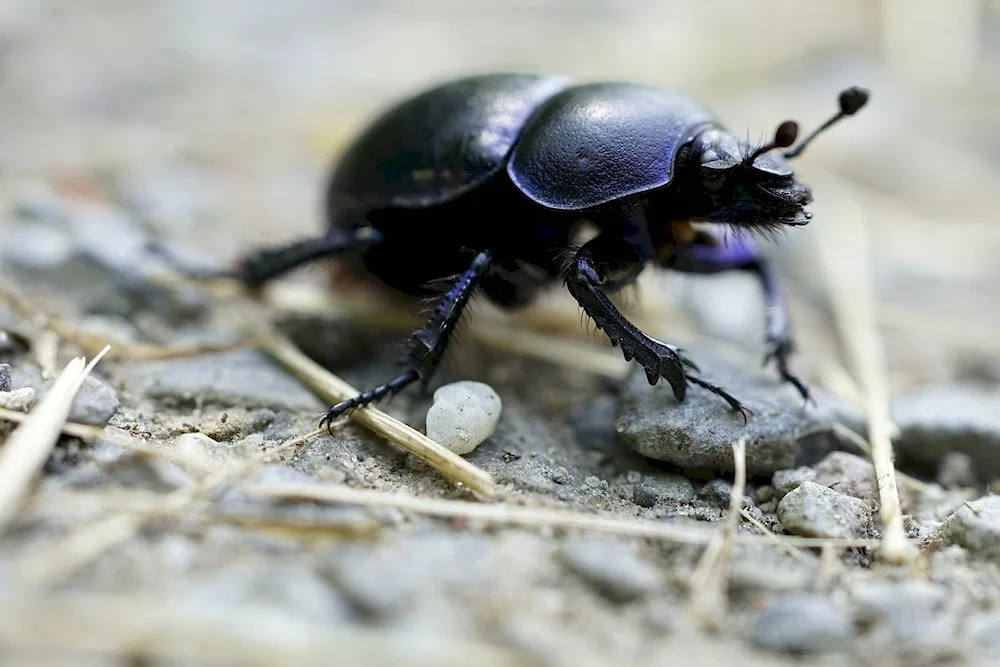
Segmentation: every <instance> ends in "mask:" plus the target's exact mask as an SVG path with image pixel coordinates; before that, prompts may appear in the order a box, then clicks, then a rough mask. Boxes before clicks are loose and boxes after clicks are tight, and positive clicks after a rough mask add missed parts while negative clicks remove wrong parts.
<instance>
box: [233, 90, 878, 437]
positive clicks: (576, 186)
mask: <svg viewBox="0 0 1000 667" xmlns="http://www.w3.org/2000/svg"><path fill="white" fill-rule="evenodd" d="M867 100H868V92H867V91H866V90H864V89H861V88H849V89H847V90H845V91H843V92H842V93H841V94H840V97H839V102H840V110H839V112H838V113H837V114H836V115H835V116H833V117H832V118H831V119H830V120H828V121H827V122H826V123H824V124H823V125H822V126H820V127H819V128H818V129H817V130H816V131H814V132H813V133H812V134H811V135H810V136H809V137H807V138H806V139H805V140H804V141H803V142H801V143H800V144H799V145H798V146H797V147H796V148H793V149H791V150H788V151H786V152H784V153H781V152H779V151H778V150H777V149H786V148H790V147H791V146H792V145H793V144H794V143H795V140H796V137H797V134H798V126H797V125H796V124H795V123H794V122H793V121H786V122H784V123H782V124H781V125H780V126H779V127H778V129H777V131H776V132H775V135H774V138H773V140H772V141H770V142H769V143H767V144H765V145H760V146H757V145H753V144H751V143H750V142H749V141H747V140H744V139H741V138H739V137H737V136H735V135H733V134H730V133H728V132H727V131H726V130H725V129H724V127H723V126H722V124H721V123H720V121H719V120H718V119H717V118H716V117H715V116H714V115H713V114H712V113H711V112H710V111H709V110H708V109H706V108H705V107H703V106H702V105H701V104H699V103H698V102H696V101H695V100H693V99H691V98H690V97H687V96H686V95H683V94H681V93H679V92H676V91H673V90H669V89H665V88H661V87H657V86H652V85H647V84H642V83H628V82H610V83H586V84H574V83H572V82H571V81H570V80H569V79H566V78H562V77H551V76H536V75H530V74H503V73H501V74H486V75H479V76H470V77H466V78H462V79H459V80H455V81H452V82H450V83H445V84H443V85H439V86H437V87H434V88H431V89H430V90H426V91H425V92H422V93H420V94H418V95H416V96H414V97H411V98H409V99H407V100H405V101H403V102H401V103H399V104H397V105H396V106H393V107H392V108H390V109H388V110H387V111H386V112H385V113H383V114H382V115H381V116H380V117H379V118H377V119H376V120H375V121H374V122H373V123H372V124H371V125H370V126H368V128H367V129H366V130H364V131H363V132H362V133H361V134H360V136H359V137H358V138H357V139H356V140H355V141H354V142H353V143H352V144H351V145H350V147H349V148H348V149H347V151H346V153H345V154H344V155H343V157H342V158H341V160H340V161H339V164H338V165H337V166H336V168H335V170H334V172H333V175H332V178H331V179H330V181H329V188H328V190H327V193H326V194H327V197H326V205H327V217H328V222H329V231H328V232H327V233H326V234H325V235H324V236H322V237H318V238H309V239H304V240H301V241H297V242H294V243H292V244H290V245H288V246H285V247H282V248H280V249H276V250H264V251H261V252H258V253H255V254H252V255H249V256H248V257H246V258H245V259H244V260H242V261H241V262H239V264H238V266H237V268H236V269H235V275H236V276H237V277H238V278H239V279H240V280H242V281H243V282H244V284H246V285H247V286H249V287H252V288H256V287H259V286H261V285H263V284H264V283H265V282H266V281H268V280H271V279H273V278H275V277H277V276H279V275H281V274H283V273H285V272H286V271H289V270H291V269H293V268H295V267H298V266H300V265H302V264H305V263H306V262H310V261H313V260H316V259H319V258H323V257H332V256H338V260H339V261H341V262H343V265H344V266H345V267H346V268H347V269H348V270H349V271H350V272H351V273H353V274H356V275H359V276H365V277H370V278H373V279H375V280H377V281H379V282H381V283H382V284H383V285H385V286H388V287H389V288H392V289H394V290H397V291H399V292H402V293H404V294H408V295H413V296H421V297H426V296H431V295H434V294H435V293H437V294H440V292H435V290H434V288H433V287H432V286H431V285H432V284H433V283H434V282H440V280H441V279H442V278H443V277H450V278H449V280H450V283H449V287H448V289H447V292H446V293H445V294H444V296H443V298H441V299H440V300H439V301H438V302H437V305H436V307H435V308H434V310H433V312H432V314H431V315H430V318H429V319H428V321H427V323H426V324H425V325H424V326H423V327H422V328H420V329H419V330H417V331H415V332H414V333H413V334H412V335H411V336H410V337H409V339H408V341H407V344H406V346H405V352H404V355H403V358H402V364H403V366H404V367H405V368H404V370H403V371H402V373H401V374H399V375H398V376H397V377H394V378H392V379H390V380H389V381H387V382H386V383H385V384H382V385H379V386H377V387H375V388H374V389H371V390H369V391H365V392H364V393H362V394H360V395H358V396H355V397H354V398H351V399H349V400H346V401H343V402H341V403H338V404H337V405H335V406H333V407H332V408H330V410H329V412H328V413H327V415H326V417H325V418H324V420H325V421H326V422H327V423H328V424H329V422H330V421H331V420H333V419H334V418H335V417H337V416H339V415H341V414H342V413H344V412H346V411H347V410H350V409H352V408H355V407H357V406H360V405H365V404H367V403H371V402H374V401H377V400H379V399H381V398H383V397H385V396H388V395H392V394H395V393H396V392H398V391H400V390H401V389H403V388H404V387H406V386H407V385H409V384H411V383H413V382H416V381H418V380H419V381H420V382H421V383H423V384H424V386H426V385H427V383H428V382H429V380H430V379H431V376H432V375H433V373H434V371H435V369H436V368H437V366H438V364H439V362H440V361H441V358H442V355H443V353H444V351H445V347H446V346H447V344H448V341H449V339H450V337H451V334H452V333H453V331H454V328H455V326H456V324H457V323H458V321H459V317H460V315H461V313H462V310H463V309H464V308H465V306H466V304H467V303H468V301H469V299H470V298H471V296H472V294H473V292H474V291H475V290H476V289H480V290H482V292H483V293H485V294H486V295H487V296H488V297H489V298H490V299H492V300H493V301H494V302H496V303H497V304H500V305H501V306H504V307H510V308H513V307H517V306H522V305H524V304H527V303H529V302H530V301H532V299H533V298H534V297H535V295H536V294H537V293H538V292H539V290H540V289H542V288H544V287H546V286H548V285H550V284H551V283H553V282H554V281H557V280H563V281H564V282H565V284H566V287H567V288H568V289H569V291H570V293H571V294H572V295H573V297H575V299H576V300H577V301H578V302H579V304H580V305H581V306H582V307H583V310H584V312H585V313H586V314H587V315H588V316H589V317H590V318H591V319H592V320H593V321H594V322H595V324H596V325H597V326H598V327H600V328H601V329H603V330H604V332H605V333H606V334H607V335H608V337H609V338H610V340H611V343H612V345H615V346H620V347H621V350H622V353H623V354H624V356H625V359H626V360H631V359H635V360H636V361H638V362H639V363H640V364H641V365H642V367H643V368H644V369H645V371H646V376H647V378H648V379H649V383H650V384H651V385H652V384H655V383H656V382H657V381H658V380H659V378H661V377H663V378H666V380H667V381H668V382H669V383H670V386H671V387H672V389H673V393H674V396H676V397H677V399H678V400H679V401H682V400H684V397H685V393H686V390H687V386H688V383H692V384H695V385H698V386H700V387H703V388H705V389H707V390H709V391H711V392H714V393H715V394H718V395H719V396H721V397H722V398H723V399H725V400H726V401H727V402H728V403H729V405H730V406H731V407H732V408H733V409H734V410H737V411H739V412H740V414H741V415H742V416H743V419H744V421H745V420H746V416H747V412H749V411H748V410H747V409H746V407H745V406H743V405H742V403H741V402H740V401H739V400H737V399H736V398H735V397H734V396H732V395H731V394H730V393H729V392H727V391H726V390H725V389H723V388H721V387H718V386H715V385H713V384H710V383H709V382H707V381H705V380H704V379H702V378H700V377H698V376H696V375H693V374H692V371H695V372H696V371H697V370H698V368H697V366H695V364H694V363H693V362H691V360H689V359H687V358H686V357H685V356H683V355H682V354H681V351H680V350H679V349H678V348H677V347H675V346H673V345H670V344H668V343H665V342H662V341H659V340H657V339H655V338H653V337H651V336H649V335H647V334H646V333H644V332H642V331H640V330H639V329H638V328H637V327H635V326H634V325H633V324H632V323H630V322H629V321H628V320H627V319H626V318H625V317H624V316H623V315H622V314H621V313H620V312H619V311H618V309H617V308H616V307H615V306H614V304H613V303H612V302H611V300H609V298H608V293H610V292H614V291H615V290H618V289H620V288H622V287H624V286H626V285H629V284H631V283H632V282H633V281H634V280H635V279H636V277H637V276H638V274H639V273H640V272H641V271H642V269H643V267H644V266H645V265H646V264H647V263H648V262H654V263H655V264H658V265H660V266H662V267H666V268H670V269H674V270H676V271H684V272H689V273H716V272H720V271H727V270H734V269H738V270H746V271H752V272H754V273H755V274H756V275H757V276H758V277H759V279H760V280H761V283H762V285H763V289H764V294H765V297H766V302H767V310H766V317H767V354H766V357H765V363H767V362H768V361H769V360H771V359H773V360H774V361H775V362H776V364H777V367H778V372H779V373H780V374H781V377H782V378H783V379H784V380H785V381H787V382H789V383H791V384H793V385H794V386H795V387H796V388H797V390H798V391H799V393H800V394H801V395H802V397H803V398H804V399H806V400H808V399H809V390H808V388H807V387H806V385H805V384H804V383H803V382H801V381H800V380H799V379H798V378H797V377H796V376H795V375H793V374H792V373H791V372H790V371H789V369H788V356H789V354H790V352H791V349H792V343H791V339H790V336H789V322H788V317H787V313H786V310H785V307H784V304H783V302H782V299H781V296H780V294H779V289H778V285H777V283H776V280H775V276H774V272H773V270H772V269H771V268H770V266H769V264H768V262H767V261H765V259H764V258H762V257H761V256H760V255H759V254H758V252H757V250H756V248H755V247H754V245H753V243H752V241H751V239H750V238H749V237H748V236H747V235H745V234H737V236H736V238H735V240H733V239H730V240H728V241H725V242H724V239H723V238H722V237H721V236H720V235H717V234H713V233H711V232H709V231H705V230H703V229H695V228H694V227H692V226H691V223H692V222H709V223H722V224H724V225H728V226H731V228H734V229H736V230H743V231H761V230H773V229H778V228H782V227H784V226H786V225H788V226H798V225H804V224H806V223H807V222H808V221H809V219H810V214H809V213H808V212H806V211H805V210H804V207H805V206H806V205H807V204H809V203H810V202H811V201H812V192H811V190H810V189H809V188H808V187H807V186H806V185H804V184H802V183H801V182H799V181H798V180H797V179H796V178H795V175H794V173H793V171H792V170H791V169H790V168H789V166H788V164H787V162H786V160H787V159H789V158H792V157H795V156H797V155H799V154H800V153H801V152H802V149H803V148H804V147H805V146H806V145H807V144H808V143H809V142H810V141H811V140H812V139H813V138H814V137H815V136H816V135H817V134H819V132H821V131H822V130H824V129H826V128H827V127H829V126H830V125H832V124H833V123H834V122H836V121H838V120H840V119H841V118H843V117H845V116H849V115H852V114H854V113H855V112H856V111H858V109H860V108H861V107H862V106H864V104H865V103H866V102H867ZM585 221H589V222H590V223H592V224H593V225H595V226H596V228H597V230H598V231H599V233H598V234H597V236H596V237H594V238H592V239H591V240H589V241H587V242H586V243H584V244H583V245H582V246H580V247H579V248H575V247H574V239H575V238H576V235H577V234H578V232H579V230H580V229H581V224H582V223H584V222H585Z"/></svg>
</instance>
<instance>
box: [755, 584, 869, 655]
mask: <svg viewBox="0 0 1000 667" xmlns="http://www.w3.org/2000/svg"><path fill="white" fill-rule="evenodd" d="M749 635H750V636H749V638H748V639H749V640H750V643H752V644H753V645H755V646H757V647H758V648H762V649H765V650H768V651H775V652H779V653H792V654H798V655H810V654H820V653H833V652H840V651H846V650H847V649H849V648H850V645H851V640H852V639H853V637H854V627H853V626H852V625H851V620H850V617H849V616H848V615H847V614H846V613H845V612H844V611H842V610H841V609H839V608H838V607H837V606H836V605H834V604H833V603H832V602H830V600H828V599H826V598H825V597H822V596H820V595H813V594H807V593H794V594H788V595H782V596H779V597H775V598H774V599H773V600H772V601H771V603H770V604H769V605H768V606H767V608H766V609H764V611H762V612H761V613H760V614H759V615H758V616H757V618H756V620H755V621H754V622H753V624H752V625H751V627H750V632H749Z"/></svg>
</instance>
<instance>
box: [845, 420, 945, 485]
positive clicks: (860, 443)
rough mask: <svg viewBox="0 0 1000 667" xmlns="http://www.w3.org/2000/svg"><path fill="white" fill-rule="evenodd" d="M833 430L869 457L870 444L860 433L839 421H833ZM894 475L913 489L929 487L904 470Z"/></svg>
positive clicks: (870, 452)
mask: <svg viewBox="0 0 1000 667" xmlns="http://www.w3.org/2000/svg"><path fill="white" fill-rule="evenodd" d="M833 431H834V433H836V434H837V435H839V436H841V437H842V438H844V439H845V440H849V441H850V442H851V443H852V444H853V445H854V446H855V447H857V448H858V449H860V450H861V451H863V452H864V453H865V454H866V455H867V456H868V457H869V458H871V455H872V446H871V445H870V444H868V441H867V440H865V439H864V438H863V437H861V434H859V433H855V432H854V430H852V429H851V428H849V427H847V426H846V425H844V424H841V423H840V422H834V424H833ZM896 477H897V478H898V479H899V480H900V481H901V482H903V483H904V484H906V485H907V486H908V487H910V488H911V489H913V490H914V491H919V492H921V493H923V492H925V491H927V490H928V489H930V485H929V484H927V483H926V482H922V481H920V480H919V479H917V478H916V477H911V476H910V475H907V474H906V473H904V472H899V471H898V470H897V471H896Z"/></svg>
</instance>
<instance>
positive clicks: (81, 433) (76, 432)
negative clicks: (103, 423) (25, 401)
mask: <svg viewBox="0 0 1000 667" xmlns="http://www.w3.org/2000/svg"><path fill="white" fill-rule="evenodd" d="M30 419H31V413H28V414H25V413H23V412H15V411H14V410H8V409H7V408H0V420H3V421H8V422H14V423H15V424H23V423H24V422H26V421H28V420H30ZM60 429H61V430H62V432H63V433H65V434H66V435H71V436H73V437H74V438H80V439H81V440H93V439H95V438H100V437H101V432H102V430H103V429H101V428H100V427H99V426H91V425H90V424H77V423H76V422H63V423H62V424H61V425H60Z"/></svg>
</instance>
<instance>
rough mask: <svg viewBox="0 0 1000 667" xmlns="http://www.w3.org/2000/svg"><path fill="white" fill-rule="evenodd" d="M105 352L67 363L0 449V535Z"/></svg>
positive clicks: (25, 494) (18, 506)
mask: <svg viewBox="0 0 1000 667" xmlns="http://www.w3.org/2000/svg"><path fill="white" fill-rule="evenodd" d="M108 349H109V348H108V347H105V348H104V350H102V351H101V353H99V354H98V355H97V356H96V357H94V358H93V359H91V361H90V363H89V364H87V363H86V359H84V358H82V357H77V358H75V359H73V360H72V361H70V362H69V363H68V364H67V365H66V368H65V369H64V370H63V372H62V374H61V375H60V376H59V377H58V378H57V379H56V381H55V383H53V385H52V389H51V390H50V391H49V393H48V394H46V396H45V397H44V398H43V399H42V400H41V401H40V402H39V404H38V406H37V407H35V409H34V410H32V411H31V414H30V416H29V418H28V419H27V420H26V421H25V422H24V423H23V424H21V425H20V426H18V427H17V429H15V431H14V432H13V433H11V435H10V437H9V438H7V442H6V444H5V445H4V447H3V449H2V450H0V535H2V534H3V533H4V531H5V530H6V529H7V527H8V526H9V525H10V522H11V520H12V519H13V518H14V515H15V514H16V513H17V511H18V509H20V507H21V504H22V503H23V501H24V498H25V497H26V496H27V494H28V491H29V489H30V487H31V483H32V481H33V480H34V479H35V476H36V475H38V473H39V471H41V469H42V466H43V465H44V464H45V461H46V459H48V457H49V454H50V453H51V452H52V448H53V447H54V446H55V444H56V442H57V441H58V440H59V436H60V435H61V434H62V430H63V425H64V424H65V423H66V417H68V416H69V411H70V409H71V408H72V407H73V400H74V399H75V398H76V394H77V392H78V391H80V387H81V386H82V385H83V381H84V379H86V377H87V376H88V375H89V374H90V371H92V370H93V369H94V366H96V365H97V362H99V361H100V360H101V358H102V357H103V356H104V355H105V354H107V351H108Z"/></svg>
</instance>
